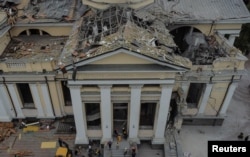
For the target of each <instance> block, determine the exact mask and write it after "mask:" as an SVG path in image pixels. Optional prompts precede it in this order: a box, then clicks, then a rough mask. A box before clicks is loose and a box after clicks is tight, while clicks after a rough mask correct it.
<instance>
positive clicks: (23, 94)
mask: <svg viewBox="0 0 250 157" xmlns="http://www.w3.org/2000/svg"><path fill="white" fill-rule="evenodd" d="M16 85H17V90H18V92H19V96H20V99H21V101H22V103H23V107H24V108H35V104H34V100H33V97H32V94H31V90H30V87H29V84H28V83H17V84H16Z"/></svg>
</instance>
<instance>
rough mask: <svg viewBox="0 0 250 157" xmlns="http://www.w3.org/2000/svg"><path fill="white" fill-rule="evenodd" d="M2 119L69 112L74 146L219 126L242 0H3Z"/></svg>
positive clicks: (235, 77) (235, 62)
mask: <svg viewBox="0 0 250 157" xmlns="http://www.w3.org/2000/svg"><path fill="white" fill-rule="evenodd" d="M0 7H1V12H0V93H1V94H0V121H12V120H13V119H25V118H31V117H33V118H37V119H55V118H61V117H65V116H72V117H73V118H74V123H75V127H76V139H75V143H76V144H88V143H89V140H90V139H98V140H100V142H101V143H104V142H106V141H108V140H110V139H111V138H112V134H113V130H114V129H116V128H118V129H120V128H125V129H126V130H127V132H128V140H131V141H133V142H136V143H138V144H139V143H140V141H141V140H149V141H150V142H151V143H152V144H156V145H157V144H163V143H164V141H165V133H166V131H167V130H168V129H176V130H181V126H182V125H222V123H223V119H224V117H225V116H226V112H227V108H228V105H229V102H230V100H231V98H232V95H233V93H234V90H235V89H236V87H237V83H238V81H239V80H240V79H241V76H242V75H244V73H245V70H244V63H245V61H246V60H247V58H246V57H245V56H244V55H243V54H242V52H241V51H239V50H238V49H237V48H235V47H234V46H233V43H234V40H235V38H236V37H238V36H239V33H240V30H241V26H242V24H244V23H248V22H249V21H250V14H249V12H248V10H247V8H246V6H245V4H244V2H243V1H241V0H220V1H214V0H130V1H127V0H102V1H99V0H15V1H14V0H0Z"/></svg>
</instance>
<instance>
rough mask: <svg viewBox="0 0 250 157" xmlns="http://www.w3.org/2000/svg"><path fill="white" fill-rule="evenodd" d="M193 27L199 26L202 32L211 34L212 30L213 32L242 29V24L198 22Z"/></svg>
mask: <svg viewBox="0 0 250 157" xmlns="http://www.w3.org/2000/svg"><path fill="white" fill-rule="evenodd" d="M192 26H193V27H195V28H197V29H198V30H200V31H201V32H202V33H204V34H205V35H210V34H209V33H210V30H211V28H212V30H211V33H213V32H214V31H216V30H222V29H223V30H240V29H241V24H216V23H215V24H214V25H213V26H212V24H197V25H192Z"/></svg>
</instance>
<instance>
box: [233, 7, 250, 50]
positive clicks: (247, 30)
mask: <svg viewBox="0 0 250 157" xmlns="http://www.w3.org/2000/svg"><path fill="white" fill-rule="evenodd" d="M247 8H248V10H249V11H250V3H248V4H247ZM234 45H235V46H236V47H237V48H239V49H240V50H241V51H242V52H243V53H245V54H248V53H249V51H250V23H247V24H244V25H242V29H241V32H240V36H239V37H238V38H236V40H235V43H234Z"/></svg>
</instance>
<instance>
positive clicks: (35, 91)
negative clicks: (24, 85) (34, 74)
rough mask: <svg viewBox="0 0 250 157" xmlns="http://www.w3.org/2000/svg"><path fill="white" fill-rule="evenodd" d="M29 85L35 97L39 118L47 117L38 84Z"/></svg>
mask: <svg viewBox="0 0 250 157" xmlns="http://www.w3.org/2000/svg"><path fill="white" fill-rule="evenodd" d="M29 86H30V90H31V93H32V97H33V100H34V103H35V106H36V109H37V118H45V114H44V110H43V106H42V103H41V99H40V96H39V92H38V88H37V84H29Z"/></svg>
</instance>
